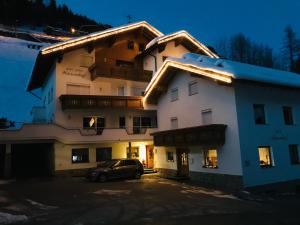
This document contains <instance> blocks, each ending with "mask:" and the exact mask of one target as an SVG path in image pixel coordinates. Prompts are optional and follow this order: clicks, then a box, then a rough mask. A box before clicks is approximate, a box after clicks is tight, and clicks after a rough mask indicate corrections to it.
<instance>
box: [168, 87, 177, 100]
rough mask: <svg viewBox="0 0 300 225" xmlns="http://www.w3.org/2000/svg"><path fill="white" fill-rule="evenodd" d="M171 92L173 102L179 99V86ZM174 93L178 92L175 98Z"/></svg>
mask: <svg viewBox="0 0 300 225" xmlns="http://www.w3.org/2000/svg"><path fill="white" fill-rule="evenodd" d="M170 93H171V96H170V97H171V102H175V101H178V100H179V90H178V88H177V87H176V88H172V89H171V92H170ZM173 93H177V94H176V97H175V98H173Z"/></svg>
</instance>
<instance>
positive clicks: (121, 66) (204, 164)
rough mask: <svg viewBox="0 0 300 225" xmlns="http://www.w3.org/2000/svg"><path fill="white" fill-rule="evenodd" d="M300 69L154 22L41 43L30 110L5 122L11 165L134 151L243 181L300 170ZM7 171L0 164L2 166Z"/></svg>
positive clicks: (50, 168)
mask: <svg viewBox="0 0 300 225" xmlns="http://www.w3.org/2000/svg"><path fill="white" fill-rule="evenodd" d="M299 87H300V77H299V76H298V75H296V74H293V73H288V72H283V71H277V70H272V69H267V68H262V67H257V66H251V65H245V64H241V63H236V62H232V61H228V60H224V59H220V58H219V56H218V55H217V54H216V53H214V52H213V51H211V50H210V49H209V48H207V47H206V46H205V45H203V44H201V43H200V42H199V41H197V40H196V39H195V38H193V37H192V36H191V35H190V34H189V33H187V32H186V31H179V32H175V33H172V34H169V35H163V34H162V33H161V32H160V31H158V30H156V29H155V28H154V27H152V26H151V25H149V24H148V23H146V22H139V23H133V24H129V25H125V26H121V27H117V28H112V29H108V30H105V31H101V32H97V33H93V34H90V35H86V36H83V37H80V38H75V39H72V40H69V41H66V42H62V43H59V44H55V45H51V46H49V47H46V48H43V49H42V50H41V51H40V53H39V55H38V57H37V59H36V63H35V66H34V69H33V72H32V76H31V79H30V81H29V84H28V91H34V90H36V89H39V90H41V93H42V94H41V99H42V103H41V105H40V106H37V107H34V108H33V109H32V111H31V114H32V122H30V123H28V124H24V125H23V126H22V127H21V128H20V129H16V130H7V129H6V130H2V131H0V161H1V162H2V163H1V165H2V167H1V168H0V171H1V173H2V175H6V176H22V175H59V174H83V173H85V171H86V170H87V169H88V168H92V167H96V166H97V163H99V162H100V161H103V160H106V159H111V158H126V157H130V158H138V159H139V160H140V161H141V162H142V163H143V164H144V166H145V168H154V169H157V170H158V171H160V173H161V175H162V176H186V177H190V178H191V179H196V180H200V181H202V182H204V183H209V184H214V185H220V184H221V185H223V186H226V187H229V188H242V187H253V186H259V185H265V184H270V183H278V182H284V181H291V180H297V179H300V175H299V174H300V173H299V172H300V169H299V168H300V167H299V166H298V164H299V157H298V144H299V143H298V141H297V134H299V131H300V130H299V128H298V127H297V125H296V124H295V122H296V121H297V118H299V117H300V108H299V107H300V106H298V101H297V99H299ZM0 175H1V174H0Z"/></svg>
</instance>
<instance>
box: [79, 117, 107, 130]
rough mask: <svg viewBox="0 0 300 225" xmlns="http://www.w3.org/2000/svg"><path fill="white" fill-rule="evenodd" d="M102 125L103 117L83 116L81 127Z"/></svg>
mask: <svg viewBox="0 0 300 225" xmlns="http://www.w3.org/2000/svg"><path fill="white" fill-rule="evenodd" d="M104 127H105V119H104V118H103V117H97V116H88V117H83V129H103V128H104Z"/></svg>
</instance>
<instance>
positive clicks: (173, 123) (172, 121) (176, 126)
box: [171, 117, 178, 129]
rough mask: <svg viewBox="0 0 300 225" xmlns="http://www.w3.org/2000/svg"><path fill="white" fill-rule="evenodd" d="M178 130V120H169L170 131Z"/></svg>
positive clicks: (175, 118) (173, 118)
mask: <svg viewBox="0 0 300 225" xmlns="http://www.w3.org/2000/svg"><path fill="white" fill-rule="evenodd" d="M177 128H178V119H177V117H172V118H171V129H177Z"/></svg>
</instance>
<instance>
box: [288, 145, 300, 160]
mask: <svg viewBox="0 0 300 225" xmlns="http://www.w3.org/2000/svg"><path fill="white" fill-rule="evenodd" d="M289 150H290V159H291V164H292V165H295V164H300V162H299V153H298V145H289Z"/></svg>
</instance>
